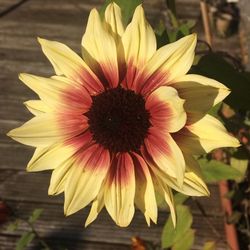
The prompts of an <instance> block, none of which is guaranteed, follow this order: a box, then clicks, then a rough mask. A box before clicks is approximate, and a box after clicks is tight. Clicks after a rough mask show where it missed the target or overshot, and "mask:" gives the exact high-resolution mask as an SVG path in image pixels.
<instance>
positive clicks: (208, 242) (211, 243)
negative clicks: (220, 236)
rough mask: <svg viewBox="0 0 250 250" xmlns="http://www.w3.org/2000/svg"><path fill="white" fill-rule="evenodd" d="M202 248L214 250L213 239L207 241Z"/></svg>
mask: <svg viewBox="0 0 250 250" xmlns="http://www.w3.org/2000/svg"><path fill="white" fill-rule="evenodd" d="M202 250H216V244H215V241H207V242H206V243H205V245H204V246H203V249H202Z"/></svg>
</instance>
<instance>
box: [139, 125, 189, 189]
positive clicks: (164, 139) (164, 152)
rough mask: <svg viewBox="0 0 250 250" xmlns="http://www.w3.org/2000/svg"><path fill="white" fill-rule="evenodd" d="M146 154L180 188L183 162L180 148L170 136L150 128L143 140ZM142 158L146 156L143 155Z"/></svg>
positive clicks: (183, 169)
mask: <svg viewBox="0 0 250 250" xmlns="http://www.w3.org/2000/svg"><path fill="white" fill-rule="evenodd" d="M144 143H145V146H146V149H147V152H148V154H149V156H150V157H152V160H153V161H154V162H155V163H156V165H157V166H158V167H159V168H160V169H161V170H162V171H163V172H165V173H167V174H168V175H170V176H173V177H174V178H177V181H178V184H179V185H180V186H182V184H183V178H184V172H185V161H184V157H183V155H182V152H181V150H180V148H179V147H178V146H177V144H176V143H175V141H174V140H173V139H172V137H171V135H170V134H168V133H163V132H160V131H159V130H158V129H156V128H154V127H151V128H150V129H149V135H148V137H147V138H146V139H145V140H144ZM143 154H144V155H143V156H144V158H145V159H147V158H148V156H147V155H145V153H143Z"/></svg>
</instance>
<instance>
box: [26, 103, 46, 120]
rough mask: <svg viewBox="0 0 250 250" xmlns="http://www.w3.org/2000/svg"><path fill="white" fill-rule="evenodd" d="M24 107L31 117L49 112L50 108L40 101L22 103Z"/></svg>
mask: <svg viewBox="0 0 250 250" xmlns="http://www.w3.org/2000/svg"><path fill="white" fill-rule="evenodd" d="M24 105H25V106H26V108H27V109H28V110H29V111H30V112H31V113H32V114H33V115H36V116H37V115H41V114H44V113H49V112H51V108H50V107H49V106H48V105H46V104H45V103H44V102H43V101H41V100H29V101H27V102H24Z"/></svg>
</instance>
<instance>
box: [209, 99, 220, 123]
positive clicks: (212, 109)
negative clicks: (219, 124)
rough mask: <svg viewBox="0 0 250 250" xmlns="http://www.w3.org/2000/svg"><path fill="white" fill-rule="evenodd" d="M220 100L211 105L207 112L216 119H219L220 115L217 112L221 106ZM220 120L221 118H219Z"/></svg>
mask: <svg viewBox="0 0 250 250" xmlns="http://www.w3.org/2000/svg"><path fill="white" fill-rule="evenodd" d="M221 104H222V103H221V102H220V103H217V104H216V105H215V106H213V107H212V108H211V109H210V110H209V112H208V114H210V115H212V116H214V117H215V118H217V119H219V118H220V117H219V116H218V112H219V110H220V108H221ZM220 120H221V119H220Z"/></svg>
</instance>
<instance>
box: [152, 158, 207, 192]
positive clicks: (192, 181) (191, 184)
mask: <svg viewBox="0 0 250 250" xmlns="http://www.w3.org/2000/svg"><path fill="white" fill-rule="evenodd" d="M185 160H187V159H186V158H185ZM190 166H191V167H190ZM150 168H151V170H152V171H153V172H154V174H155V175H156V176H158V178H159V179H160V180H161V181H162V183H163V184H164V185H167V186H169V187H170V188H172V189H174V190H176V191H178V192H180V193H183V194H185V195H189V196H208V195H209V191H208V189H207V187H206V184H205V183H204V181H203V180H202V178H201V177H200V174H199V173H197V171H196V168H197V163H195V164H192V162H189V161H188V160H187V166H186V168H188V171H186V172H185V175H184V180H183V185H182V187H180V186H179V185H178V183H177V180H176V178H174V177H171V176H169V175H167V174H166V173H165V172H163V171H162V170H160V169H159V168H157V167H156V166H154V165H153V164H150ZM198 172H199V171H198Z"/></svg>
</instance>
